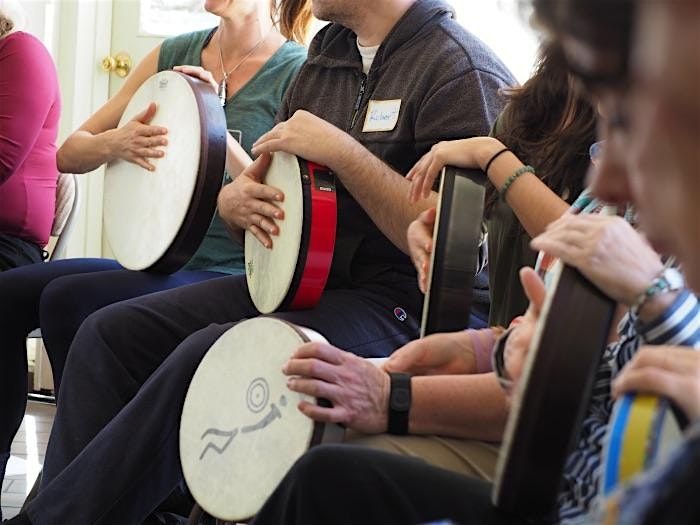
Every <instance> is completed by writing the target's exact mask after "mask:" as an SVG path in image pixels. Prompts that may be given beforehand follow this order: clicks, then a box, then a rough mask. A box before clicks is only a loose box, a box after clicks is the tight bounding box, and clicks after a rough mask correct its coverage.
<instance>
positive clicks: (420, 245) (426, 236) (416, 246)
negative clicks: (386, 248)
mask: <svg viewBox="0 0 700 525" xmlns="http://www.w3.org/2000/svg"><path fill="white" fill-rule="evenodd" d="M436 213H437V212H436V210H435V208H428V209H427V210H425V211H424V212H421V214H420V215H418V217H417V218H416V220H414V221H413V222H412V223H411V224H409V225H408V232H407V234H406V236H407V239H408V250H409V254H410V255H411V260H412V261H413V266H415V267H416V271H417V272H418V287H419V288H420V291H421V292H423V293H426V292H427V290H428V275H429V274H430V254H431V253H432V251H433V229H434V228H435V215H436Z"/></svg>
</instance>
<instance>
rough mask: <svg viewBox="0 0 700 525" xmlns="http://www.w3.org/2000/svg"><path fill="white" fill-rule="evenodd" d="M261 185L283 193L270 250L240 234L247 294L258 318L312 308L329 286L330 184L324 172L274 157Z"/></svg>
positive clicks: (284, 155)
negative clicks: (282, 217) (278, 312)
mask: <svg viewBox="0 0 700 525" xmlns="http://www.w3.org/2000/svg"><path fill="white" fill-rule="evenodd" d="M265 184H267V185H269V186H274V187H275V188H278V189H280V190H282V192H283V193H284V201H283V202H281V203H278V206H279V207H280V208H281V209H282V210H283V211H284V220H281V221H276V223H277V226H278V228H279V235H277V236H273V237H272V248H271V249H268V248H265V246H263V245H262V244H261V243H260V242H259V241H258V240H257V239H256V238H255V236H254V235H253V234H252V233H250V232H249V231H247V230H246V233H245V267H246V278H247V281H248V290H249V291H250V297H251V299H252V300H253V304H254V305H255V307H256V308H257V309H258V311H260V312H261V313H264V314H265V313H270V312H274V311H276V310H297V309H302V308H312V307H313V306H315V305H316V303H317V302H318V300H319V299H320V297H321V294H322V293H323V289H324V288H325V286H326V281H327V280H328V274H329V272H330V267H331V262H332V260H333V248H334V246H335V227H336V220H337V208H336V192H335V178H334V176H333V173H332V172H331V171H330V170H329V169H328V168H324V167H323V166H319V165H318V164H314V163H313V162H308V161H305V160H302V159H299V158H298V157H296V156H294V155H290V154H289V153H285V152H281V151H278V152H275V153H274V155H273V157H272V163H271V164H270V168H269V169H268V171H267V175H266V176H265Z"/></svg>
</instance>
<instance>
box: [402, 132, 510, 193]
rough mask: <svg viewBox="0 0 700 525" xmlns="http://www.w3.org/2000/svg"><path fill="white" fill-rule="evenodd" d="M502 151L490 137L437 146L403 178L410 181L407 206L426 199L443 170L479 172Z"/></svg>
mask: <svg viewBox="0 0 700 525" xmlns="http://www.w3.org/2000/svg"><path fill="white" fill-rule="evenodd" d="M503 147H504V146H503V144H502V143H501V142H500V141H499V140H498V139H495V138H493V137H472V138H469V139H462V140H451V141H445V142H438V143H437V144H435V145H434V146H433V147H432V148H430V151H429V152H428V153H426V154H425V155H423V157H421V159H420V160H419V161H418V162H417V163H416V165H415V166H413V168H411V171H409V172H408V175H406V179H407V180H410V181H411V191H410V193H409V199H410V200H411V202H417V201H419V200H420V199H427V198H428V197H429V196H430V192H431V191H432V189H433V185H434V183H435V179H437V177H438V175H439V174H440V170H442V168H444V167H445V166H447V165H449V166H455V167H458V168H481V169H483V165H484V164H485V163H486V162H488V159H489V158H491V155H493V153H495V152H496V151H498V150H499V149H502V148H503Z"/></svg>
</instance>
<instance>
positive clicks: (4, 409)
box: [0, 0, 310, 479]
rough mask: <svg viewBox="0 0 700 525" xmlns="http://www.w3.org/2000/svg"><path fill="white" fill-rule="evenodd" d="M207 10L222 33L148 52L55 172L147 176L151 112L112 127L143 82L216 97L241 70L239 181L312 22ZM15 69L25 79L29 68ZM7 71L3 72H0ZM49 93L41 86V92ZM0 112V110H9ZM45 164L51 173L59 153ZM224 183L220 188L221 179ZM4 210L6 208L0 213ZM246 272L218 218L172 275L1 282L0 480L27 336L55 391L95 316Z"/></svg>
mask: <svg viewBox="0 0 700 525" xmlns="http://www.w3.org/2000/svg"><path fill="white" fill-rule="evenodd" d="M209 5H210V4H209V3H207V6H209ZM212 5H214V7H210V9H213V10H214V11H213V12H214V13H215V14H217V15H219V16H220V19H221V20H220V24H219V26H218V27H216V28H214V29H208V30H205V31H198V32H194V33H188V34H184V35H180V36H177V37H174V38H169V39H167V40H165V41H164V42H163V43H162V44H161V45H159V46H157V47H156V48H155V49H153V50H152V51H151V52H150V53H149V54H148V55H147V56H146V58H144V59H143V60H142V61H141V62H140V63H139V64H138V65H137V66H136V68H135V69H134V71H133V72H132V73H131V74H130V75H129V77H128V78H127V80H126V82H125V83H124V85H123V87H122V88H121V89H120V90H119V92H118V93H117V94H116V95H115V96H114V97H113V98H111V99H110V100H108V101H107V102H106V103H105V105H104V106H102V107H101V108H100V109H99V110H98V111H97V112H96V113H95V114H94V115H93V116H91V117H90V118H89V119H88V120H87V121H86V122H85V123H84V124H83V125H82V126H81V127H80V128H79V129H78V130H77V131H76V132H74V133H73V134H72V135H71V136H70V137H68V139H67V140H66V142H65V143H64V144H63V146H61V149H60V150H59V152H58V163H59V167H60V169H61V171H64V172H76V173H83V172H87V171H91V170H93V169H95V168H97V167H99V166H100V165H102V164H104V163H107V162H111V161H114V160H117V159H122V160H126V161H128V162H132V163H134V164H137V165H139V166H142V167H146V168H149V169H153V165H152V164H151V160H152V159H153V158H158V157H160V156H162V155H164V154H166V152H167V133H166V132H167V130H165V129H163V128H161V127H159V126H151V125H149V121H150V119H152V118H153V116H154V115H155V112H156V111H157V109H156V107H155V104H153V103H152V104H150V105H149V106H148V107H147V108H144V110H143V112H141V113H140V114H139V115H138V116H137V117H135V118H134V119H133V120H131V121H130V122H128V123H126V124H125V125H123V126H121V127H117V126H118V123H119V120H120V118H121V116H122V113H123V112H124V109H125V107H126V105H127V104H128V102H129V100H130V99H131V97H132V95H133V94H134V92H135V91H136V90H137V89H138V88H139V87H140V86H141V84H142V83H143V82H144V81H146V80H147V79H148V78H149V77H151V76H152V75H154V74H155V73H157V72H158V71H163V70H167V69H171V68H173V67H175V69H180V70H181V71H184V72H186V73H190V74H193V75H196V76H200V77H202V78H203V79H204V80H206V81H209V82H211V83H212V87H213V88H214V89H216V84H217V83H218V82H220V81H221V80H223V79H224V78H223V76H222V75H223V73H222V69H223V68H225V69H226V70H227V71H228V70H229V69H231V68H234V66H235V65H238V66H239V67H237V68H234V69H235V71H232V72H231V73H230V74H227V75H226V78H225V80H226V81H227V83H228V84H227V85H228V90H227V93H228V94H229V98H228V100H227V101H226V105H225V107H224V111H225V115H226V121H227V127H228V128H230V129H236V130H239V131H240V132H241V144H238V143H237V142H236V141H235V140H233V138H232V137H231V136H228V141H227V142H228V144H227V162H226V167H227V172H228V176H229V177H236V176H237V175H238V173H240V172H241V171H242V170H243V168H244V167H245V166H247V165H248V164H250V163H251V162H252V160H251V159H250V157H249V156H248V155H249V153H250V148H251V146H252V144H253V142H255V140H257V138H258V137H260V136H261V135H262V134H263V133H264V132H266V131H268V130H269V129H270V128H271V127H272V126H273V124H274V119H275V113H276V111H277V109H278V108H279V106H280V104H281V102H282V96H283V95H284V92H285V90H286V88H287V86H288V85H289V84H290V83H291V81H292V80H293V78H294V76H295V75H296V73H297V71H298V70H299V67H301V64H302V63H303V62H304V60H305V58H306V49H305V48H304V47H303V46H302V45H300V44H298V43H295V42H293V41H290V40H287V39H288V38H294V37H296V38H300V36H301V37H303V35H304V34H305V32H306V30H307V29H308V26H309V22H310V13H309V3H308V2H307V1H303V2H297V1H289V0H285V1H283V2H281V3H280V5H279V12H277V13H275V12H271V11H270V7H269V6H270V3H269V2H268V1H267V0H257V1H256V2H252V3H251V4H250V6H249V7H248V8H247V9H239V8H237V7H234V6H229V7H222V5H221V4H220V3H218V4H212ZM261 13H262V14H261ZM273 16H277V17H281V19H283V20H285V22H284V23H285V25H284V27H283V28H279V27H278V26H277V25H276V24H275V23H273ZM251 18H256V19H259V21H260V22H259V24H254V23H251V22H250V19H251ZM281 31H283V32H284V34H283V33H282V32H281ZM10 38H14V35H12V36H11V37H10ZM21 38H25V37H21ZM26 38H29V37H28V36H26ZM3 40H4V39H3ZM253 48H255V49H253ZM251 50H252V52H251ZM182 64H187V67H182ZM44 69H46V68H44ZM18 70H20V71H22V72H23V73H27V72H28V70H27V69H26V66H25V65H22V66H21V67H18ZM5 72H6V69H5V68H4V67H3V69H2V73H0V74H2V75H4V74H5ZM32 78H33V79H38V78H40V77H39V76H33V77H32ZM15 79H16V78H15ZM49 86H50V83H46V85H45V86H44V88H45V89H48V88H49ZM22 92H23V93H32V94H33V93H36V94H37V95H42V92H41V91H32V90H27V89H25V88H23V91H22ZM40 98H41V103H42V104H44V103H46V102H47V101H48V100H50V99H49V98H48V97H46V96H41V97H40ZM18 106H21V105H18ZM2 107H3V110H4V108H5V105H3V106H2ZM37 114H38V113H37ZM52 118H54V117H52ZM184 125H187V124H184ZM54 132H55V129H54ZM164 148H165V149H164ZM3 152H4V150H3ZM51 159H52V160H51V165H52V166H53V169H54V172H55V169H56V166H55V164H56V161H55V151H53V152H52V153H51ZM54 175H55V173H54ZM42 176H45V175H42ZM221 177H222V180H223V177H224V173H222V174H221ZM3 188H4V186H3V187H0V192H2V191H3ZM22 191H24V190H22ZM42 191H43V190H42ZM0 195H1V193H0ZM52 195H53V194H52ZM52 198H53V197H52ZM52 206H53V201H52ZM51 209H53V207H52V208H51ZM4 211H5V208H3V211H0V215H1V214H2V213H3V212H4ZM125 213H128V210H125ZM48 224H49V226H48V227H49V228H50V223H48ZM242 273H243V251H242V249H241V246H240V245H239V244H237V243H236V242H233V241H232V240H231V239H230V238H229V236H228V233H227V232H226V228H225V227H224V224H223V223H222V221H221V219H219V218H218V217H215V218H214V220H213V221H212V223H211V225H210V227H209V229H208V231H207V234H206V236H205V238H204V240H203V242H202V244H201V245H200V247H199V249H198V250H197V252H196V253H195V254H194V256H193V257H192V258H191V259H190V261H189V262H188V263H187V264H186V265H185V266H184V268H183V269H182V270H180V271H178V272H175V273H174V274H172V275H164V274H154V273H148V272H134V271H129V270H126V269H124V268H122V267H121V266H120V265H119V263H117V262H116V261H114V260H110V259H85V258H80V259H65V260H60V261H53V262H49V263H47V264H42V265H32V266H28V267H24V268H18V269H15V270H13V271H10V272H3V273H2V274H0V296H2V297H3V301H1V302H0V332H1V333H2V334H3V345H2V349H1V350H0V479H1V478H2V477H3V473H4V470H5V462H6V460H7V457H8V455H9V450H10V444H11V443H12V440H13V437H14V435H15V433H16V432H17V430H18V428H19V426H20V423H21V421H22V416H23V414H24V408H25V404H26V398H27V379H26V378H27V363H26V343H25V340H26V337H27V334H28V333H29V332H31V331H32V330H34V329H35V328H39V327H40V328H41V334H42V338H43V340H44V344H45V347H46V349H47V353H48V356H49V359H50V361H51V368H52V371H53V377H54V386H55V388H56V390H57V391H58V390H59V389H60V384H61V378H62V375H63V367H64V364H65V361H66V358H67V355H68V349H69V347H70V344H71V342H72V341H73V337H74V336H75V333H76V332H77V331H78V328H79V327H80V324H81V323H82V322H83V320H84V319H85V318H86V317H87V316H88V315H90V314H91V313H92V312H94V311H96V310H98V309H100V308H102V307H103V306H106V305H108V304H112V303H115V302H118V301H121V300H124V299H129V298H132V297H138V296H141V295H146V294H149V293H153V292H157V291H160V290H167V289H171V288H176V287H179V286H183V285H186V284H191V283H195V282H201V281H205V280H209V279H215V278H218V277H224V276H227V275H240V274H242Z"/></svg>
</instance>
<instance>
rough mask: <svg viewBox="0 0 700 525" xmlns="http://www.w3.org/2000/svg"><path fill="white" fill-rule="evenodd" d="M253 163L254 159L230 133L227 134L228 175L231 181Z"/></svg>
mask: <svg viewBox="0 0 700 525" xmlns="http://www.w3.org/2000/svg"><path fill="white" fill-rule="evenodd" d="M252 163H253V159H251V158H250V155H248V154H247V153H246V151H245V150H244V149H243V147H242V146H241V145H240V144H239V143H238V141H237V140H236V139H234V138H233V137H232V136H231V134H230V133H226V173H228V176H229V178H231V180H233V179H235V178H236V177H238V175H240V173H241V172H242V171H243V170H244V169H246V168H247V167H248V166H250V165H251V164H252Z"/></svg>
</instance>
